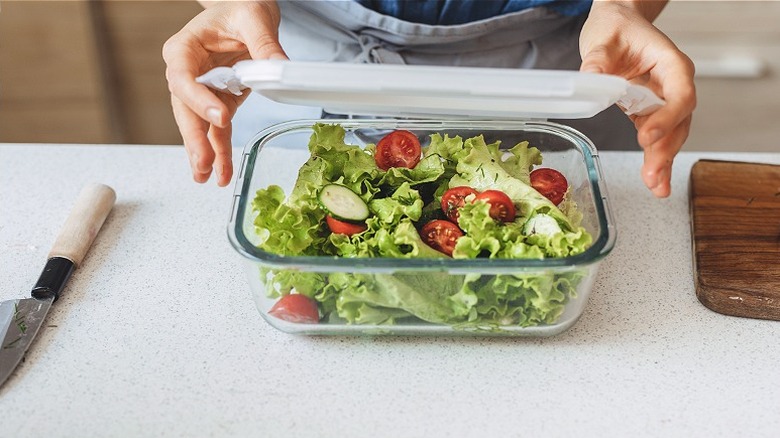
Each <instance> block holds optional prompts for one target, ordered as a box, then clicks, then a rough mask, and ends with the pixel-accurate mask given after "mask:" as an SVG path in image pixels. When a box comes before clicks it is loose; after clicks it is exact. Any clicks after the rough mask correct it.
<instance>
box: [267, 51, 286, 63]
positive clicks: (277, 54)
mask: <svg viewBox="0 0 780 438" xmlns="http://www.w3.org/2000/svg"><path fill="white" fill-rule="evenodd" d="M268 59H280V60H282V61H286V60H287V57H286V56H284V55H282V54H281V53H272V54H271V56H269V57H268Z"/></svg>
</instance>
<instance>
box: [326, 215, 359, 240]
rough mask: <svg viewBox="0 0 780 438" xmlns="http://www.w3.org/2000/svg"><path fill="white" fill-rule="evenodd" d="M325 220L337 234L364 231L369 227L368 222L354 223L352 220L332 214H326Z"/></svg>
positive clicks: (351, 233)
mask: <svg viewBox="0 0 780 438" xmlns="http://www.w3.org/2000/svg"><path fill="white" fill-rule="evenodd" d="M325 222H327V224H328V228H330V231H332V232H334V233H336V234H346V235H347V236H351V235H353V234H358V233H362V232H363V231H366V229H368V227H367V226H366V224H353V223H350V222H344V221H340V220H338V219H336V218H334V217H333V216H330V215H328V216H325Z"/></svg>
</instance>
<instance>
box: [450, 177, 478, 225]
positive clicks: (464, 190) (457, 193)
mask: <svg viewBox="0 0 780 438" xmlns="http://www.w3.org/2000/svg"><path fill="white" fill-rule="evenodd" d="M478 194H479V192H478V191H476V190H474V189H472V188H471V187H468V186H459V187H453V188H451V189H449V190H447V191H446V192H444V195H443V196H442V197H441V210H442V211H443V212H444V214H445V215H447V217H448V218H449V220H451V221H453V222H455V223H456V224H457V223H458V217H459V216H460V213H459V212H458V209H459V208H461V207H463V204H465V203H466V197H467V196H469V195H474V196H476V195H478Z"/></svg>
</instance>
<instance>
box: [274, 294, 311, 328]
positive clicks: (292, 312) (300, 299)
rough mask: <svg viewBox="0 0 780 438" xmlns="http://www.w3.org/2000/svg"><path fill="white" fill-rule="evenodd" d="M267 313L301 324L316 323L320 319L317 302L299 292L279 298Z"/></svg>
mask: <svg viewBox="0 0 780 438" xmlns="http://www.w3.org/2000/svg"><path fill="white" fill-rule="evenodd" d="M268 313H269V314H271V315H273V316H275V317H277V318H279V319H283V320H285V321H290V322H297V323H301V324H317V323H318V322H319V321H320V312H319V311H318V310H317V302H316V301H314V300H313V299H311V298H309V297H307V296H306V295H301V294H289V295H285V296H283V297H282V298H279V301H277V302H276V304H274V306H273V307H271V310H270V311H269V312H268Z"/></svg>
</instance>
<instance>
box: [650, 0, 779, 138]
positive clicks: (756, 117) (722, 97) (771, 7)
mask: <svg viewBox="0 0 780 438" xmlns="http://www.w3.org/2000/svg"><path fill="white" fill-rule="evenodd" d="M777 23H780V3H777V2H755V1H745V2H714V1H710V2H688V1H672V2H670V3H669V5H668V6H667V7H666V9H665V10H664V12H663V13H662V14H661V16H660V17H659V18H658V20H656V23H655V24H656V26H657V27H658V28H659V29H661V30H663V31H664V32H665V33H666V34H667V35H669V37H670V38H672V40H673V41H674V42H675V43H676V44H677V45H678V47H680V49H681V50H683V51H684V52H685V53H686V54H688V56H690V57H691V59H692V60H693V61H694V63H695V64H696V70H697V75H696V91H697V96H698V106H697V109H696V111H695V112H694V118H693V125H692V127H691V134H690V137H689V139H688V142H687V144H686V149H688V150H713V149H716V148H722V150H725V151H766V152H773V151H778V150H780V145H779V144H778V142H777V139H778V138H780V123H777V114H778V112H780V75H778V72H780V26H778V25H777Z"/></svg>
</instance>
